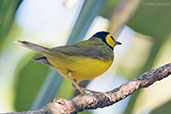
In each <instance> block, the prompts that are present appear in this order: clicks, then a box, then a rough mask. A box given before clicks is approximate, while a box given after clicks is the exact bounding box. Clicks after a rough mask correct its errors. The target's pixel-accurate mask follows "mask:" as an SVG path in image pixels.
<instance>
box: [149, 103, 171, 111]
mask: <svg viewBox="0 0 171 114" xmlns="http://www.w3.org/2000/svg"><path fill="white" fill-rule="evenodd" d="M170 106H171V100H169V101H168V102H166V103H165V104H163V105H161V106H160V107H157V108H155V109H154V110H153V111H151V112H150V114H168V113H169V112H171V108H170Z"/></svg>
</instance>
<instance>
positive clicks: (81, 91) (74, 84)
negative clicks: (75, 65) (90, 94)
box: [68, 72, 84, 94]
mask: <svg viewBox="0 0 171 114" xmlns="http://www.w3.org/2000/svg"><path fill="white" fill-rule="evenodd" d="M68 75H69V76H68V78H69V79H70V80H71V81H72V85H73V87H74V88H76V89H78V90H79V91H80V93H81V94H84V92H83V90H82V89H81V88H80V86H79V85H78V84H77V83H76V82H75V80H73V79H72V77H71V75H72V74H71V72H69V73H68Z"/></svg>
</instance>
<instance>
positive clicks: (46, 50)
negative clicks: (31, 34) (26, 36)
mask: <svg viewBox="0 0 171 114" xmlns="http://www.w3.org/2000/svg"><path fill="white" fill-rule="evenodd" d="M17 43H19V44H20V45H22V46H24V47H26V48H29V49H31V50H33V51H35V52H37V53H40V54H43V53H52V52H51V50H50V49H49V48H46V47H43V46H40V45H37V44H33V43H30V42H27V41H20V40H17Z"/></svg>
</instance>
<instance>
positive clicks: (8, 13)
mask: <svg viewBox="0 0 171 114" xmlns="http://www.w3.org/2000/svg"><path fill="white" fill-rule="evenodd" d="M21 2H22V0H0V46H2V43H3V41H4V40H5V38H6V36H7V35H8V33H9V31H10V29H11V27H12V25H13V20H14V16H15V12H16V9H17V8H18V6H19V5H20V3H21Z"/></svg>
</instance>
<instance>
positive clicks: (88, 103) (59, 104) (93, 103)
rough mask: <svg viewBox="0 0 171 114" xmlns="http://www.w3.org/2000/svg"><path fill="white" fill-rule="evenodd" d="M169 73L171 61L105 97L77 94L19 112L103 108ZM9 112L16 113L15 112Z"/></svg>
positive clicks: (67, 113)
mask: <svg viewBox="0 0 171 114" xmlns="http://www.w3.org/2000/svg"><path fill="white" fill-rule="evenodd" d="M170 74H171V63H169V64H166V65H164V66H161V67H159V68H157V69H154V70H152V71H149V72H146V73H144V74H142V75H140V76H139V77H138V78H135V79H133V80H130V81H128V82H126V83H124V84H122V85H121V86H120V87H118V88H115V89H113V90H112V91H109V92H106V94H107V95H108V96H110V97H107V96H106V94H103V93H99V94H94V95H89V94H84V95H78V96H76V97H74V98H73V99H70V100H67V99H62V98H56V99H54V100H53V101H52V102H50V103H49V104H47V105H46V106H44V107H43V108H41V109H39V110H37V111H26V112H20V114H33V113H36V114H40V113H41V114H42V113H44V114H45V113H46V114H76V113H77V112H81V111H83V110H86V109H96V108H103V107H106V106H109V105H112V104H114V103H116V102H118V101H120V100H122V99H124V98H126V97H127V96H129V95H130V94H132V93H133V92H135V91H136V90H137V89H140V88H145V87H149V86H150V85H152V84H153V83H154V82H156V81H159V80H161V79H163V78H166V77H168V76H169V75H170ZM4 114H5V113H4ZM10 114H18V113H17V112H15V113H10Z"/></svg>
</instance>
